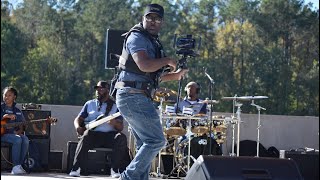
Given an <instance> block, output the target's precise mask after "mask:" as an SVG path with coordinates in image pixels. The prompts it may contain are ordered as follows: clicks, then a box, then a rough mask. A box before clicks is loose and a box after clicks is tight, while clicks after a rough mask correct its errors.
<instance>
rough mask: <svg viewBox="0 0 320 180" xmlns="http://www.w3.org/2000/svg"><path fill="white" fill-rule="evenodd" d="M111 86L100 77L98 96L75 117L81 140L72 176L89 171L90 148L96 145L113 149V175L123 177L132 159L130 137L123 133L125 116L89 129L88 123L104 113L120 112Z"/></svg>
mask: <svg viewBox="0 0 320 180" xmlns="http://www.w3.org/2000/svg"><path fill="white" fill-rule="evenodd" d="M109 87H110V85H109V84H108V83H107V82H106V81H99V82H98V83H97V85H96V86H94V89H95V91H96V99H92V100H89V101H87V102H86V103H85V104H84V106H83V107H82V110H81V112H80V113H79V115H78V116H77V117H76V118H75V120H74V126H75V129H76V131H77V134H78V135H79V138H80V140H79V142H78V146H77V148H76V152H75V157H74V161H73V167H72V169H71V172H70V173H69V175H70V176H74V177H79V176H80V174H81V175H88V171H87V165H88V164H87V161H88V150H89V149H92V148H98V147H105V148H112V149H113V152H112V156H111V176H112V177H114V178H118V177H120V173H121V172H122V171H124V170H125V168H126V166H127V165H128V164H129V163H130V157H129V152H128V147H127V137H126V136H125V135H124V134H122V133H121V131H122V130H123V119H122V118H121V116H120V117H118V118H115V119H112V120H111V121H107V122H106V123H103V124H101V125H99V126H97V127H95V128H94V129H91V130H87V129H86V127H85V125H86V124H88V123H89V122H92V121H95V120H97V121H99V118H98V117H100V116H101V115H102V116H108V115H112V114H114V113H116V112H117V107H116V104H115V102H114V101H113V100H112V99H110V98H109ZM97 118H98V119H97Z"/></svg>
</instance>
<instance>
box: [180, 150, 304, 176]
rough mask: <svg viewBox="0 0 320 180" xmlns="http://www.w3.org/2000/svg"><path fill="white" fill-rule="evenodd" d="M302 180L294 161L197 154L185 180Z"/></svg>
mask: <svg viewBox="0 0 320 180" xmlns="http://www.w3.org/2000/svg"><path fill="white" fill-rule="evenodd" d="M195 179H199V180H200V179H201V180H212V179H214V180H220V179H221V180H228V179H233V180H235V179H254V180H261V179H270V180H271V179H272V180H302V177H301V174H300V172H299V169H298V167H297V165H296V163H295V162H294V161H293V160H289V159H277V158H266V157H263V158H262V157H245V156H240V157H229V156H228V157H227V156H203V155H201V156H199V158H198V159H197V161H196V162H195V163H194V164H193V165H192V166H191V168H190V170H189V171H188V173H187V176H186V178H185V180H195Z"/></svg>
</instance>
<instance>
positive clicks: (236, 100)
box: [221, 95, 246, 156]
mask: <svg viewBox="0 0 320 180" xmlns="http://www.w3.org/2000/svg"><path fill="white" fill-rule="evenodd" d="M221 99H222V100H232V101H233V105H232V106H233V107H232V109H233V110H232V117H234V111H235V107H237V112H236V114H237V120H238V127H237V154H235V153H234V141H235V133H234V131H235V124H232V145H231V147H232V148H231V154H230V156H239V150H240V123H241V122H242V121H241V117H240V115H241V106H242V104H241V103H239V102H238V100H246V99H245V98H240V97H238V96H237V95H235V96H233V97H222V98H221Z"/></svg>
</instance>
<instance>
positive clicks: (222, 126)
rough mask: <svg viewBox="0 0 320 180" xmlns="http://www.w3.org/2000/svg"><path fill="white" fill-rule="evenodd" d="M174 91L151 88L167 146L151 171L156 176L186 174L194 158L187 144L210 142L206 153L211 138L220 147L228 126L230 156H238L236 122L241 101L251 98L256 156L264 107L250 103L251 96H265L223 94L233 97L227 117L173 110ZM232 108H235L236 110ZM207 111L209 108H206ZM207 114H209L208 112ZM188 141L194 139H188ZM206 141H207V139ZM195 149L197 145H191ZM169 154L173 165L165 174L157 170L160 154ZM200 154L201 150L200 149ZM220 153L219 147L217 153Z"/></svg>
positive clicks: (239, 115)
mask: <svg viewBox="0 0 320 180" xmlns="http://www.w3.org/2000/svg"><path fill="white" fill-rule="evenodd" d="M177 96H178V93H177V92H175V91H173V90H170V89H167V88H159V89H158V90H157V91H156V92H155V96H154V101H155V102H156V103H159V106H158V107H159V115H160V120H161V123H162V126H163V133H164V135H165V136H166V137H167V146H166V147H165V148H163V149H162V150H161V151H160V152H159V154H158V160H157V161H158V165H157V170H156V172H153V174H154V176H156V177H162V178H163V177H170V176H173V174H176V177H178V178H179V176H180V173H182V175H186V174H187V172H188V171H189V169H190V165H191V159H192V161H193V162H195V160H196V158H197V155H198V154H199V152H198V154H197V153H194V151H193V153H191V149H192V148H195V147H191V146H207V145H208V146H210V150H209V153H208V154H210V155H212V151H211V141H212V140H215V142H216V143H217V144H218V146H219V147H220V146H221V145H222V144H223V143H224V142H225V141H226V138H227V129H228V128H229V127H230V126H231V128H232V148H231V149H232V152H231V153H230V154H229V155H230V156H239V148H240V125H241V122H242V121H241V106H242V103H240V102H241V101H252V103H251V106H254V107H256V108H257V110H258V125H257V157H259V142H260V137H259V136H260V134H259V130H260V127H261V124H260V111H261V110H266V109H265V108H263V107H261V106H259V105H257V104H255V103H254V101H255V100H259V99H266V98H268V97H267V96H240V97H238V96H237V95H235V96H233V97H223V98H222V100H225V101H229V100H232V101H233V113H232V116H231V117H226V116H224V115H214V116H211V117H210V115H212V113H207V114H196V115H192V114H187V113H181V114H179V113H176V110H175V106H174V103H175V102H176V99H177ZM201 103H207V104H218V103H219V101H216V100H208V99H206V100H204V101H202V102H201ZM235 108H237V111H236V113H235V112H234V111H235ZM208 111H211V110H210V109H208ZM208 114H209V115H208ZM235 125H237V144H238V145H237V153H236V154H235V153H234V145H235ZM192 141H196V142H195V143H192ZM208 141H209V142H210V144H209V143H208ZM195 149H199V148H195ZM167 154H170V155H173V160H174V162H173V164H174V166H173V169H172V171H171V172H170V173H169V175H163V174H162V173H161V172H160V171H161V170H160V169H161V168H160V167H161V155H167ZM200 154H201V152H200ZM220 155H222V151H221V154H220Z"/></svg>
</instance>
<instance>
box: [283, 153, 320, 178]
mask: <svg viewBox="0 0 320 180" xmlns="http://www.w3.org/2000/svg"><path fill="white" fill-rule="evenodd" d="M285 158H290V159H292V160H294V161H295V162H296V163H297V165H298V167H299V169H300V172H301V175H302V177H303V178H304V180H318V179H319V152H314V151H313V152H312V151H311V152H305V151H285Z"/></svg>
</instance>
